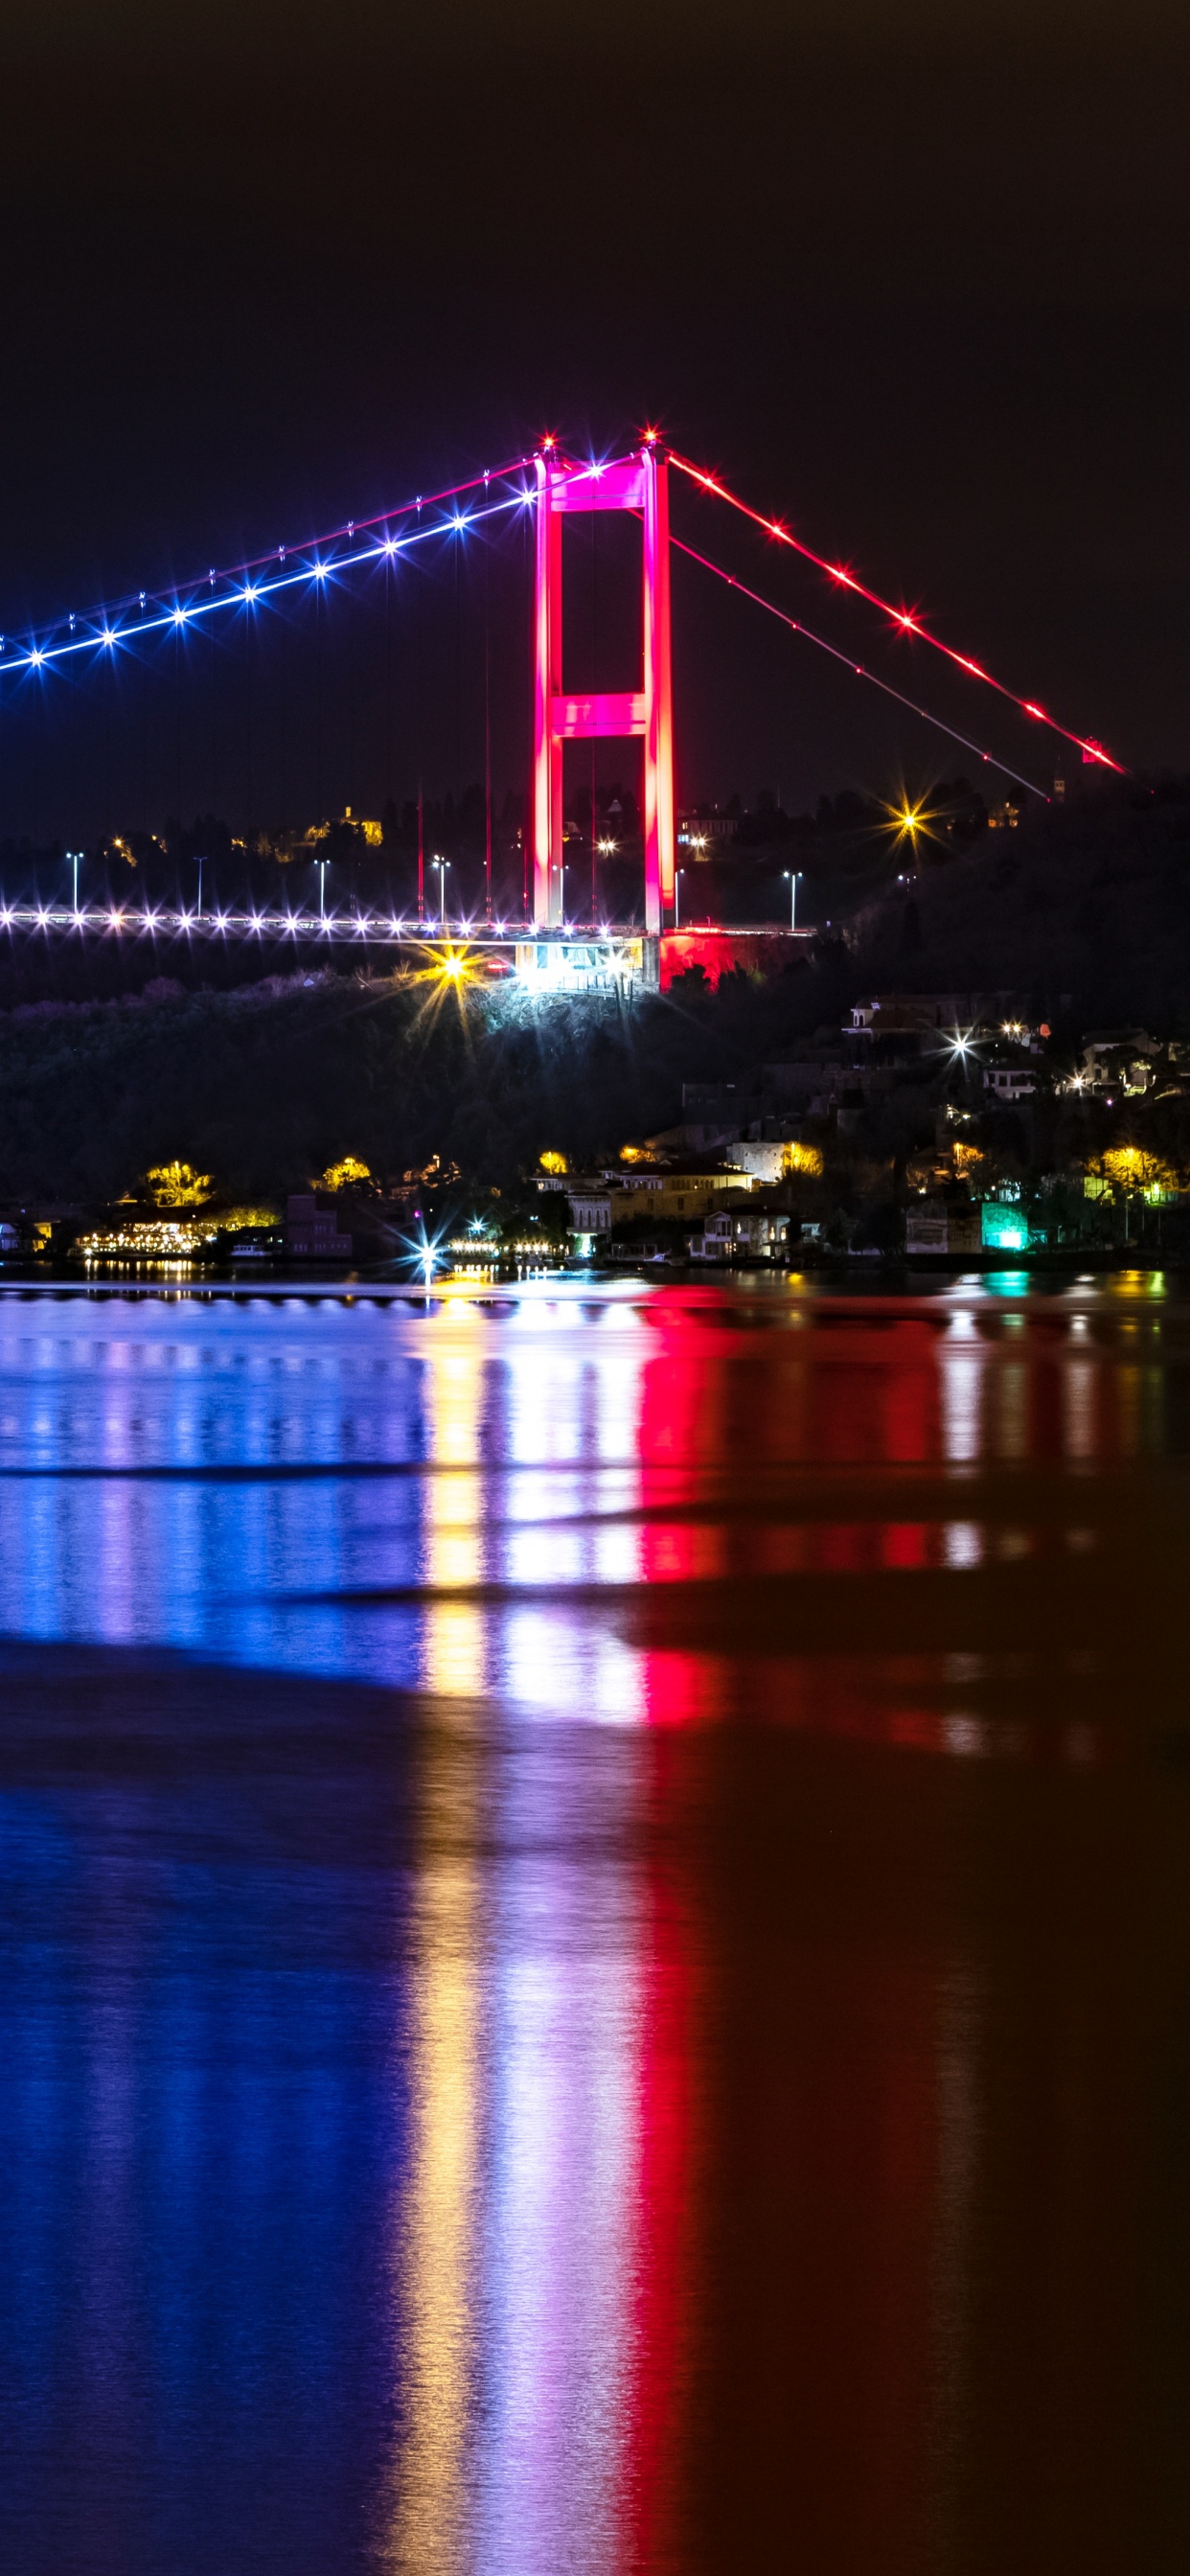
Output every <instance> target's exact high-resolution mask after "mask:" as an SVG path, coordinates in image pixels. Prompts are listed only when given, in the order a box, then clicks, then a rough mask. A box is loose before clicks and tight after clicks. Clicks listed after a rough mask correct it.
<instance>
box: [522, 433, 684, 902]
mask: <svg viewBox="0 0 1190 2576" xmlns="http://www.w3.org/2000/svg"><path fill="white" fill-rule="evenodd" d="M536 461H537V577H536V591H535V616H534V699H533V918H534V921H535V922H536V923H537V926H538V928H539V929H543V930H544V929H549V928H552V927H554V926H555V925H556V924H557V923H559V922H560V921H561V919H562V889H563V879H562V746H563V744H564V743H567V742H589V741H590V740H591V739H592V737H593V736H596V735H609V736H614V735H621V736H627V735H635V734H639V735H641V736H643V739H644V747H645V795H644V814H645V928H646V931H649V932H652V933H654V934H656V933H657V932H658V931H660V930H661V928H662V926H663V924H664V920H665V915H666V912H667V910H671V909H672V906H673V899H674V776H673V689H672V676H671V661H670V629H669V460H668V458H667V457H665V456H659V455H658V453H657V450H656V448H655V447H654V446H652V445H651V444H650V443H647V442H646V444H645V445H644V446H643V447H642V448H640V449H639V450H637V452H636V453H635V454H633V455H631V456H622V457H619V458H617V459H616V461H615V463H614V464H610V465H603V466H577V465H572V464H569V463H566V462H564V460H563V459H562V458H560V457H558V458H555V457H553V456H551V455H549V454H548V453H547V454H542V455H540V456H539V457H538V458H537V460H536ZM568 510H632V511H635V512H636V514H637V515H638V516H639V517H640V518H641V519H642V520H643V523H644V564H643V582H642V592H643V609H644V675H643V676H644V686H643V688H640V689H605V690H596V691H595V692H594V693H593V694H592V695H590V696H589V697H569V696H567V695H566V694H565V692H564V690H563V687H562V514H563V512H565V511H568Z"/></svg>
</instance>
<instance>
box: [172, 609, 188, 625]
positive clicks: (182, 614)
mask: <svg viewBox="0 0 1190 2576" xmlns="http://www.w3.org/2000/svg"><path fill="white" fill-rule="evenodd" d="M185 623H186V611H185V609H184V608H175V610H174V624H175V626H184V625H185Z"/></svg>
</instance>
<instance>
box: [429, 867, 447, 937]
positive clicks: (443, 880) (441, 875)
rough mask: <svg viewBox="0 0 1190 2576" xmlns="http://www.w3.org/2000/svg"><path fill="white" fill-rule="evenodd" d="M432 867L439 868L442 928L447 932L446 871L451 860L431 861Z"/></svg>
mask: <svg viewBox="0 0 1190 2576" xmlns="http://www.w3.org/2000/svg"><path fill="white" fill-rule="evenodd" d="M430 866H431V867H432V868H437V870H438V883H439V886H440V888H441V916H442V927H443V929H444V930H445V928H446V871H447V869H448V867H449V866H450V860H449V859H431V861H430Z"/></svg>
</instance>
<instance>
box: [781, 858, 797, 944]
mask: <svg viewBox="0 0 1190 2576" xmlns="http://www.w3.org/2000/svg"><path fill="white" fill-rule="evenodd" d="M781 873H782V876H783V877H785V878H786V879H787V881H788V885H789V927H790V929H791V930H796V929H797V881H798V878H799V877H800V875H801V873H802V872H801V869H800V868H783V869H782V871H781Z"/></svg>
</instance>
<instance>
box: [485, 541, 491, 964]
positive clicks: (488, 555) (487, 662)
mask: <svg viewBox="0 0 1190 2576" xmlns="http://www.w3.org/2000/svg"><path fill="white" fill-rule="evenodd" d="M491 579H492V563H491V545H490V542H488V541H485V544H484V553H483V889H484V917H485V919H486V920H488V921H490V920H491V918H492V660H491V635H490V619H489V598H490V592H491Z"/></svg>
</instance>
